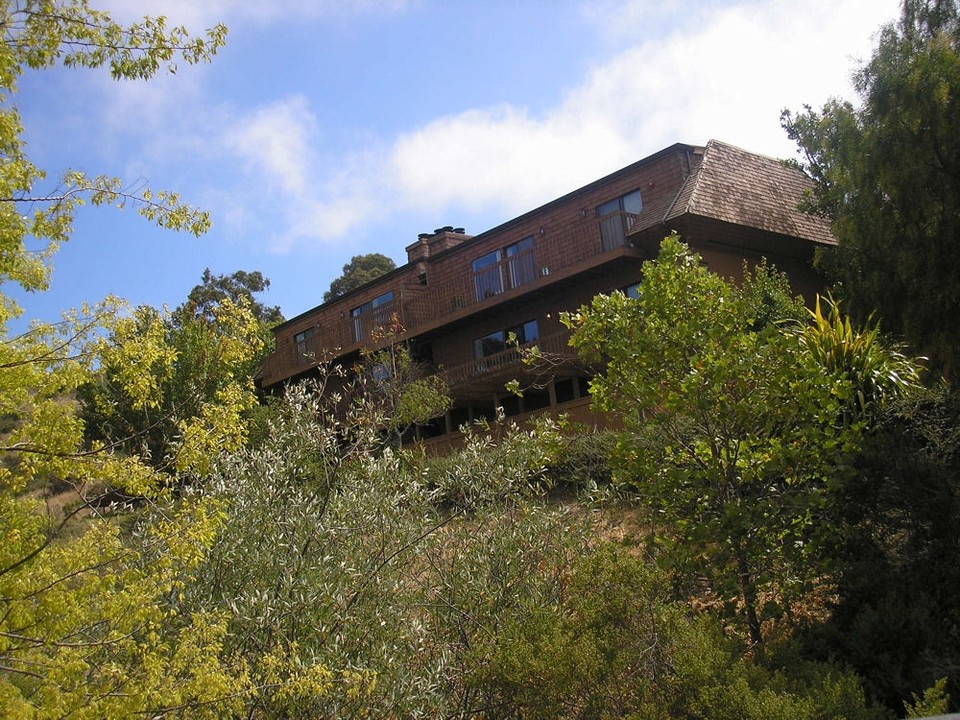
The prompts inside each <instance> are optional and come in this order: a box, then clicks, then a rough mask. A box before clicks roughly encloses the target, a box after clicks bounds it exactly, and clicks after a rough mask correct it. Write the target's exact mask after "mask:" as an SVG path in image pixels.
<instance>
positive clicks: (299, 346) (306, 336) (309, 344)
mask: <svg viewBox="0 0 960 720" xmlns="http://www.w3.org/2000/svg"><path fill="white" fill-rule="evenodd" d="M315 334H316V328H307V329H306V330H301V331H300V332H298V333H297V334H295V335H294V336H293V347H294V350H295V352H296V354H297V358H304V357H308V358H312V357H313V354H314V347H313V345H314V343H313V336H314V335H315Z"/></svg>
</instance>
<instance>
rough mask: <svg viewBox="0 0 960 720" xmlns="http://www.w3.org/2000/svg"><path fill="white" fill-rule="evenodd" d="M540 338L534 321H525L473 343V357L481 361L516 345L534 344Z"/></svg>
mask: <svg viewBox="0 0 960 720" xmlns="http://www.w3.org/2000/svg"><path fill="white" fill-rule="evenodd" d="M539 337H540V330H539V328H538V327H537V321H536V320H527V321H526V322H523V323H520V324H519V325H513V326H511V327H508V328H505V329H503V330H497V331H496V332H493V333H490V334H489V335H484V336H483V337H482V338H477V339H476V340H474V341H473V356H474V357H475V358H476V359H477V360H481V359H483V358H485V357H490V356H491V355H496V354H497V353H500V352H503V351H504V350H507V349H509V348H511V347H515V346H517V345H526V344H528V343H532V342H535V341H536V340H537V338H539Z"/></svg>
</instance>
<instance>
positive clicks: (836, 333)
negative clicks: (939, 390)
mask: <svg viewBox="0 0 960 720" xmlns="http://www.w3.org/2000/svg"><path fill="white" fill-rule="evenodd" d="M823 305H826V307H827V314H826V315H824V314H823V309H822V306H823ZM809 313H810V318H811V320H812V322H811V323H807V324H805V325H800V326H797V327H796V329H795V330H796V336H797V340H798V341H799V342H800V344H801V346H802V347H803V349H804V350H805V352H806V353H808V354H809V355H810V356H811V357H812V358H813V360H814V361H815V362H816V363H817V364H818V365H819V366H821V367H823V368H824V369H825V370H826V371H827V372H829V373H831V374H833V373H839V374H840V376H841V377H844V378H846V380H847V382H849V383H850V386H851V388H852V389H853V398H852V400H851V402H850V403H849V406H848V408H847V409H846V410H845V414H846V417H847V419H848V421H851V422H852V421H855V420H856V419H858V418H859V417H860V416H862V415H864V414H867V413H872V412H875V411H876V410H877V409H878V407H879V406H880V405H882V404H884V403H886V402H889V401H891V400H894V399H896V398H902V397H905V396H906V395H907V394H908V393H909V392H910V391H912V390H916V389H917V388H918V387H919V385H920V369H919V366H918V365H917V362H916V361H913V360H910V359H909V358H907V357H905V356H904V355H903V353H902V352H901V351H900V348H898V347H897V346H895V345H889V344H885V343H883V342H882V340H881V337H880V327H879V325H877V324H876V323H871V322H870V319H868V320H867V323H866V325H865V326H864V327H863V328H856V327H854V326H853V324H852V323H851V322H850V318H849V317H843V315H842V314H841V313H840V303H839V301H836V300H834V299H833V298H828V299H826V300H823V299H822V298H821V297H820V296H817V299H816V304H815V306H814V309H813V310H810V311H809Z"/></svg>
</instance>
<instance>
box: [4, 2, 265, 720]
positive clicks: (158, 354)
mask: <svg viewBox="0 0 960 720" xmlns="http://www.w3.org/2000/svg"><path fill="white" fill-rule="evenodd" d="M0 25H2V27H3V39H2V42H0V157H2V166H3V171H2V172H0V285H3V284H5V283H16V284H19V285H20V286H21V287H23V288H25V289H26V290H29V291H41V290H43V289H45V288H46V287H47V283H48V280H49V273H50V258H51V257H52V255H53V253H54V252H55V251H56V249H57V247H58V246H59V245H60V244H61V243H62V242H64V241H66V240H67V239H68V238H69V236H70V231H71V223H72V219H73V216H74V213H75V211H76V210H77V208H78V207H79V206H80V205H82V204H83V203H85V202H89V203H91V204H94V205H114V206H119V207H123V206H125V205H127V206H134V207H136V208H137V210H138V212H139V213H140V214H142V215H144V216H146V217H147V218H149V219H152V220H153V221H155V222H157V223H158V224H160V225H161V226H163V227H168V228H173V229H183V230H190V231H192V232H194V233H201V232H203V231H204V230H205V229H206V228H207V226H208V225H209V219H208V217H207V215H206V214H205V213H202V212H198V211H195V210H193V209H191V208H189V207H187V206H185V205H183V204H182V203H181V202H180V200H179V198H178V197H177V196H176V195H175V194H172V193H164V192H151V191H146V190H145V191H141V192H139V193H137V194H132V193H130V192H128V191H126V190H125V189H124V185H123V184H122V182H121V181H120V180H118V179H116V178H107V177H95V178H91V177H87V176H86V175H84V174H82V173H79V172H73V171H68V172H66V173H64V174H63V175H62V176H61V177H60V178H59V179H58V181H57V182H55V183H53V185H55V186H56V187H57V188H59V189H58V190H57V191H56V192H55V193H51V194H45V193H44V192H42V190H38V188H39V186H41V184H42V183H43V182H44V180H45V178H46V176H45V174H44V172H43V171H42V170H41V169H39V168H37V167H36V166H34V165H33V164H31V163H30V161H29V159H28V158H27V156H26V154H25V147H24V143H23V139H22V126H21V122H20V116H19V113H18V111H17V106H16V103H15V96H16V92H17V80H18V78H19V77H20V75H21V74H22V73H23V72H25V71H26V70H28V69H33V70H39V69H43V68H48V67H52V66H54V65H57V64H63V65H66V66H72V67H89V68H99V67H104V66H106V67H108V68H109V69H110V72H111V74H112V75H113V76H114V77H115V78H117V79H145V78H149V77H150V76H152V75H153V74H155V73H156V72H158V71H159V70H160V69H162V68H168V69H171V70H172V69H173V68H174V67H175V63H176V61H178V60H182V61H184V62H188V63H196V62H203V61H206V60H208V59H210V58H211V57H212V56H213V55H214V54H215V53H216V51H217V49H218V48H219V47H220V46H221V45H222V44H223V41H224V36H225V32H226V30H225V28H223V27H222V26H218V27H216V28H214V29H213V30H211V31H209V33H208V34H207V35H206V36H205V37H203V38H192V37H190V36H189V35H188V34H187V33H186V31H185V30H184V29H183V28H168V27H167V26H166V23H165V21H164V20H163V18H146V19H144V20H143V21H142V22H140V23H136V24H134V25H131V26H126V27H124V26H121V25H119V24H117V23H115V22H113V21H112V20H111V18H110V16H109V15H108V14H107V13H104V12H100V11H97V10H94V9H92V8H90V7H89V6H88V4H87V2H86V0H23V1H20V2H13V1H12V0H8V1H7V2H4V3H2V6H0ZM0 289H2V288H0ZM20 314H21V310H20V308H19V307H17V305H16V304H15V303H14V302H13V301H12V300H11V299H10V297H9V295H8V294H7V293H3V294H2V295H0V334H2V342H0V413H2V415H3V416H4V417H5V418H6V419H7V421H8V423H7V427H6V428H5V432H4V434H3V436H2V440H0V453H2V456H3V457H2V460H3V462H2V463H0V534H2V537H3V542H2V543H0V667H2V674H0V706H2V707H3V709H4V714H5V715H6V716H9V717H41V718H43V717H66V716H71V715H72V716H77V717H122V716H129V715H131V714H135V713H142V714H150V715H158V714H162V713H164V712H165V711H166V710H168V709H178V710H182V709H185V708H188V707H192V708H194V709H195V711H196V714H197V715H203V714H204V713H206V714H208V715H211V716H215V715H218V714H222V713H224V712H230V711H231V709H233V708H235V707H236V706H237V702H238V700H239V699H240V698H241V697H242V696H243V695H244V693H246V692H247V691H248V690H249V689H250V683H249V682H248V680H247V679H246V676H245V674H244V671H243V668H242V667H239V666H235V665H231V664H230V663H229V662H224V661H222V659H221V656H220V653H219V648H220V647H221V643H222V639H223V629H224V626H223V621H222V618H220V617H217V616H214V615H211V614H209V613H204V612H198V613H196V614H195V615H193V616H192V617H182V618H177V617H173V616H170V615H169V613H168V609H167V605H166V602H167V600H168V599H169V598H170V597H171V596H175V595H176V594H177V593H178V592H179V591H180V590H181V589H182V587H183V586H184V584H185V582H186V581H187V579H188V578H189V577H190V576H191V573H192V568H194V567H195V566H196V564H197V561H198V557H199V556H198V553H199V552H200V550H201V548H203V547H204V546H205V545H206V544H208V543H209V541H210V540H211V538H212V536H213V535H214V534H215V532H216V529H217V527H218V524H219V513H218V511H217V508H216V507H215V506H214V505H213V504H212V503H209V502H196V503H194V502H191V503H185V504H183V505H181V506H179V507H171V508H169V513H168V515H167V517H165V518H164V519H163V520H162V521H159V522H157V523H155V524H153V525H152V526H151V527H149V528H145V529H144V531H143V540H144V543H143V548H142V549H141V550H139V551H138V550H137V548H136V547H134V546H132V545H131V544H130V542H128V541H127V540H126V539H125V538H123V537H121V535H120V531H119V525H118V524H117V523H115V522H112V521H110V520H109V519H108V518H106V517H104V516H103V515H102V514H101V512H100V510H99V508H97V507H96V506H93V505H91V504H90V503H88V502H87V499H88V498H89V496H90V494H91V493H96V492H97V488H100V487H103V485H104V484H110V485H114V486H117V487H122V488H124V489H126V490H127V491H128V492H131V493H136V494H138V495H143V496H148V497H154V498H156V497H158V493H159V492H160V490H159V488H162V487H163V485H164V482H163V477H162V476H161V475H160V474H159V473H158V472H157V471H156V470H155V469H154V468H152V467H150V466H149V465H147V464H145V463H144V462H143V461H142V459H141V458H140V457H138V456H136V455H130V454H126V453H122V452H117V451H116V448H114V447H110V446H104V445H102V444H94V445H92V446H84V443H83V429H84V428H83V423H82V422H81V421H80V419H79V418H78V417H77V415H76V412H75V404H74V402H73V400H72V397H73V393H74V391H75V390H76V389H77V388H78V387H79V386H80V385H82V384H84V383H85V382H87V381H89V380H90V378H91V377H92V376H93V373H94V371H95V370H96V369H97V368H98V367H100V366H101V365H103V364H104V363H107V364H111V365H113V366H115V367H118V368H119V367H122V368H125V370H124V371H123V372H121V373H120V374H119V375H118V383H119V384H121V385H122V386H123V388H124V391H125V392H126V393H127V394H128V395H129V396H130V397H132V398H134V399H135V400H134V401H135V402H137V403H141V404H143V405H144V406H148V405H150V404H151V403H153V402H154V400H155V397H156V388H155V387H154V385H153V384H152V381H151V379H150V378H149V377H144V376H143V375H142V374H140V373H138V372H137V368H138V366H139V364H140V363H146V364H148V365H160V366H164V365H168V364H169V363H170V361H171V357H172V355H171V352H170V349H169V348H168V347H166V346H165V343H164V342H163V337H162V335H161V334H160V333H157V332H156V327H157V326H156V324H155V323H153V322H152V321H150V320H149V319H148V318H142V317H138V316H137V315H136V314H131V313H130V312H129V311H128V310H127V308H126V307H125V306H124V304H123V303H122V302H121V301H119V300H116V299H109V298H108V299H107V300H105V301H104V302H102V303H100V304H98V305H96V306H91V307H85V308H81V309H78V310H75V311H68V312H66V313H65V314H64V317H63V321H62V322H60V323H57V324H40V323H34V324H33V325H31V326H30V329H29V330H27V331H26V332H25V333H23V334H20V335H15V336H12V335H11V334H10V332H9V330H8V323H9V320H11V319H12V318H14V317H17V316H18V315H20ZM141 321H142V323H143V325H142V327H145V328H146V330H147V332H145V333H144V334H141V333H139V332H136V330H137V324H138V323H140V322H141ZM221 400H222V401H223V402H222V404H221V406H220V407H219V408H216V409H215V408H213V407H210V408H209V411H208V413H207V418H208V419H212V418H216V419H217V421H216V422H214V423H213V424H210V425H207V426H206V427H200V426H201V423H199V422H198V423H196V424H195V425H192V426H190V427H187V428H185V432H184V436H183V438H182V445H183V448H182V449H183V453H182V454H181V459H182V461H183V468H184V469H185V470H186V469H194V470H199V469H200V468H201V466H202V462H206V458H207V456H209V454H210V453H211V452H213V449H214V448H216V447H218V446H219V444H220V442H225V443H227V444H229V443H230V442H231V440H232V437H231V436H232V432H233V430H234V428H226V427H224V426H223V425H222V424H218V422H219V418H221V417H223V416H229V415H230V411H231V407H232V406H231V404H230V403H232V402H233V400H235V398H221ZM55 485H57V486H59V487H65V488H71V489H72V491H73V493H72V495H71V497H72V498H73V500H72V503H73V504H72V505H66V506H65V507H64V508H63V509H58V508H57V506H56V503H55V502H54V498H53V497H52V495H51V490H52V488H53V487H54V486H55Z"/></svg>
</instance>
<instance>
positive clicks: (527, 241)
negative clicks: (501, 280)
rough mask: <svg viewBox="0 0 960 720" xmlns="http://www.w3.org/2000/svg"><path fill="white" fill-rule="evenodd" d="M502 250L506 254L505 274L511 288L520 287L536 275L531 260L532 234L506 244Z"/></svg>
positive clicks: (534, 265)
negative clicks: (511, 243)
mask: <svg viewBox="0 0 960 720" xmlns="http://www.w3.org/2000/svg"><path fill="white" fill-rule="evenodd" d="M503 251H504V254H506V256H507V275H508V276H509V278H510V287H511V288H515V287H520V286H521V285H523V284H525V283H528V282H530V281H531V280H533V279H534V278H536V277H537V270H536V264H535V263H534V261H533V235H530V236H528V237H525V238H524V239H523V240H520V241H518V242H515V243H513V245H507V247H505V248H504V250H503Z"/></svg>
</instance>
